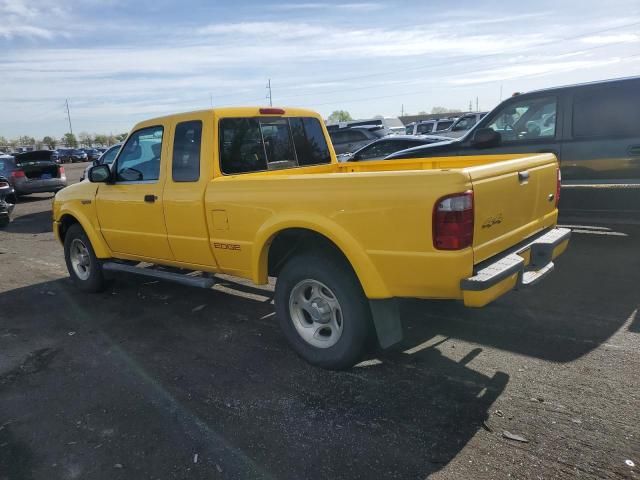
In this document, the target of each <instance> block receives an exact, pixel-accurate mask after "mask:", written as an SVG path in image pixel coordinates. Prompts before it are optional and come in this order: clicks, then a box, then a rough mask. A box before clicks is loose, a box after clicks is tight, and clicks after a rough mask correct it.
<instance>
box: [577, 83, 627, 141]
mask: <svg viewBox="0 0 640 480" xmlns="http://www.w3.org/2000/svg"><path fill="white" fill-rule="evenodd" d="M639 126H640V89H638V88H637V87H636V88H632V86H631V85H629V86H627V85H610V86H609V87H607V88H606V89H598V90H595V91H593V90H589V91H585V92H584V93H580V94H577V95H576V96H575V98H574V102H573V136H574V137H576V138H583V137H632V136H638V128H639Z"/></svg>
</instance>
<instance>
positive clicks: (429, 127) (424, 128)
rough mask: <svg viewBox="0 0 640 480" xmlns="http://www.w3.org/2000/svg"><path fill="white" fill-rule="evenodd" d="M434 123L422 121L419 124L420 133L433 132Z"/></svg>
mask: <svg viewBox="0 0 640 480" xmlns="http://www.w3.org/2000/svg"><path fill="white" fill-rule="evenodd" d="M432 129H433V123H421V124H420V125H418V133H431V130H432Z"/></svg>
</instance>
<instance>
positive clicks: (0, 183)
mask: <svg viewBox="0 0 640 480" xmlns="http://www.w3.org/2000/svg"><path fill="white" fill-rule="evenodd" d="M8 186H9V184H8V183H7V182H0V188H7V187H8Z"/></svg>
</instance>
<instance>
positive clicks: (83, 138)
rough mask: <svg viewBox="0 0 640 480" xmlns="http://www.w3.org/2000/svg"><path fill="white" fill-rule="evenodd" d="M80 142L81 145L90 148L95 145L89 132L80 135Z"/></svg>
mask: <svg viewBox="0 0 640 480" xmlns="http://www.w3.org/2000/svg"><path fill="white" fill-rule="evenodd" d="M78 141H79V143H80V145H82V146H84V147H90V146H91V145H92V144H93V137H91V135H89V134H88V133H87V132H80V133H79V134H78Z"/></svg>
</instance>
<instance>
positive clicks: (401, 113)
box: [400, 103, 404, 117]
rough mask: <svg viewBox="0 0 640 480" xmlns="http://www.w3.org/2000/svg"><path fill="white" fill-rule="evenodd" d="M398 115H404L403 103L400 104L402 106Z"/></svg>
mask: <svg viewBox="0 0 640 480" xmlns="http://www.w3.org/2000/svg"><path fill="white" fill-rule="evenodd" d="M400 116H401V117H404V103H403V104H402V106H401V107H400Z"/></svg>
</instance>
